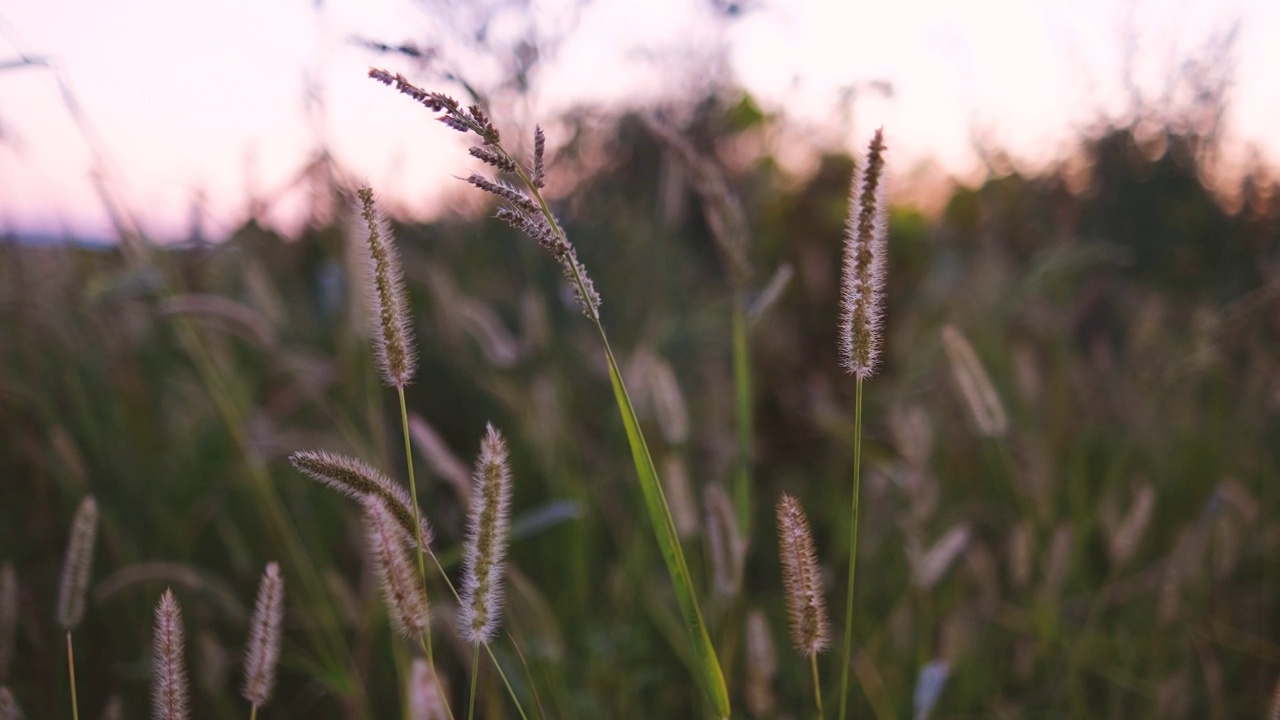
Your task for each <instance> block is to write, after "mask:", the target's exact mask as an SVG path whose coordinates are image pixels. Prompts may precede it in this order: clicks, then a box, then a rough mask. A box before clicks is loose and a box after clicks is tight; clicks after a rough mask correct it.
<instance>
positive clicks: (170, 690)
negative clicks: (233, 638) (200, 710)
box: [151, 590, 189, 720]
mask: <svg viewBox="0 0 1280 720" xmlns="http://www.w3.org/2000/svg"><path fill="white" fill-rule="evenodd" d="M153 642H154V646H153V648H152V661H153V662H154V663H155V668H154V672H153V674H152V677H151V700H152V709H151V717H152V720H186V718H187V717H188V716H189V701H188V696H187V666H186V661H185V660H184V659H183V647H184V643H183V639H182V611H181V610H180V609H179V607H178V601H177V600H176V599H174V597H173V591H172V590H165V591H164V595H163V596H161V598H160V604H159V605H157V606H156V624H155V640H154V641H153Z"/></svg>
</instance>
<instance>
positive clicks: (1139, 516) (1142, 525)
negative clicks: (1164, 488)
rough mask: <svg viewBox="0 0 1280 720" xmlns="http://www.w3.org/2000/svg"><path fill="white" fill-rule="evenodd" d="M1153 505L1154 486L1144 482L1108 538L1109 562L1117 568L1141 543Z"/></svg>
mask: <svg viewBox="0 0 1280 720" xmlns="http://www.w3.org/2000/svg"><path fill="white" fill-rule="evenodd" d="M1155 506H1156V491H1155V488H1153V487H1151V483H1146V484H1144V485H1143V486H1142V487H1141V488H1139V490H1138V495H1137V497H1135V498H1134V499H1133V505H1130V506H1129V512H1127V513H1125V516H1124V519H1123V520H1121V521H1120V525H1119V526H1118V527H1117V528H1116V529H1115V531H1114V532H1112V533H1111V537H1110V538H1108V543H1107V551H1108V554H1109V555H1110V556H1111V563H1112V564H1113V565H1115V566H1116V567H1117V568H1120V567H1123V566H1124V565H1126V564H1127V563H1128V562H1129V561H1130V560H1131V559H1133V555H1134V553H1135V552H1137V550H1138V546H1139V545H1140V544H1142V536H1143V535H1144V534H1146V532H1147V526H1148V525H1150V524H1151V516H1152V512H1153V511H1154V510H1155Z"/></svg>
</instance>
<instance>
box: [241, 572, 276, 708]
mask: <svg viewBox="0 0 1280 720" xmlns="http://www.w3.org/2000/svg"><path fill="white" fill-rule="evenodd" d="M283 623H284V578H283V577H281V576H280V566H279V565H277V564H276V563H268V564H267V569H266V571H265V572H263V573H262V580H261V581H260V582H259V583H258V598H257V600H256V601H255V602H254V606H253V619H252V621H250V624H249V646H248V647H247V648H246V649H245V655H244V699H245V700H248V701H249V703H250V704H252V705H253V708H254V714H257V709H258V708H260V707H262V706H263V705H266V704H267V701H268V700H270V699H271V691H272V689H274V687H275V682H276V665H277V664H278V663H279V662H280V634H281V631H282V629H283Z"/></svg>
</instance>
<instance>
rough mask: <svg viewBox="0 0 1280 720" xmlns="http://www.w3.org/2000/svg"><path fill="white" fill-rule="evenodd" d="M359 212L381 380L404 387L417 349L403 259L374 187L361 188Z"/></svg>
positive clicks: (409, 375) (408, 378) (375, 350)
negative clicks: (409, 308)
mask: <svg viewBox="0 0 1280 720" xmlns="http://www.w3.org/2000/svg"><path fill="white" fill-rule="evenodd" d="M357 195H359V197H360V215H361V217H363V218H364V222H365V228H366V230H367V231H368V239H367V240H366V242H365V246H364V249H365V260H366V262H367V263H368V278H369V290H370V295H371V297H370V304H369V306H370V307H371V308H372V309H373V322H374V325H375V328H376V330H375V334H374V343H373V345H374V353H375V355H377V358H378V368H379V370H381V372H382V379H383V380H384V381H385V382H386V383H387V385H390V386H391V387H397V388H403V387H404V386H405V385H408V384H409V381H410V380H412V379H413V373H414V370H415V369H416V364H417V352H416V349H415V348H414V345H413V330H412V328H411V325H410V323H409V310H408V301H407V299H406V295H405V290H404V276H403V275H402V274H401V271H400V258H399V255H397V253H396V248H395V244H394V240H393V238H392V237H391V225H390V224H388V223H387V221H386V218H384V217H383V216H382V213H381V212H380V211H379V210H378V208H377V206H376V205H375V204H374V199H373V190H372V189H370V188H369V187H367V186H366V187H362V188H360V190H359V191H358V192H357Z"/></svg>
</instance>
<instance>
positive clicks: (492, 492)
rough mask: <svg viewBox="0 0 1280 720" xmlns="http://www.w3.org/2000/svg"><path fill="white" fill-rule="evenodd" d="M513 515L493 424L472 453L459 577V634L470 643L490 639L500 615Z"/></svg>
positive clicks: (502, 444)
mask: <svg viewBox="0 0 1280 720" xmlns="http://www.w3.org/2000/svg"><path fill="white" fill-rule="evenodd" d="M510 515H511V470H510V468H509V466H508V464H507V444H506V441H505V440H503V438H502V434H501V433H499V432H498V431H497V429H496V428H494V427H493V425H489V426H488V427H487V428H486V429H485V436H484V439H483V440H481V441H480V456H479V457H478V458H477V459H476V470H475V480H474V487H473V489H472V491H471V512H470V513H469V517H468V521H467V542H466V545H465V546H464V548H463V557H464V560H465V562H466V572H465V574H464V575H463V578H462V608H461V612H460V613H459V616H458V623H459V627H460V628H461V630H462V635H463V637H465V638H466V639H467V640H469V641H470V642H471V643H472V644H475V645H480V644H484V643H488V642H490V641H491V640H493V638H494V636H495V635H496V634H497V632H498V623H499V622H500V621H501V616H502V575H503V573H504V572H505V569H506V555H507V542H508V539H507V535H508V530H509V525H510Z"/></svg>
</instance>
